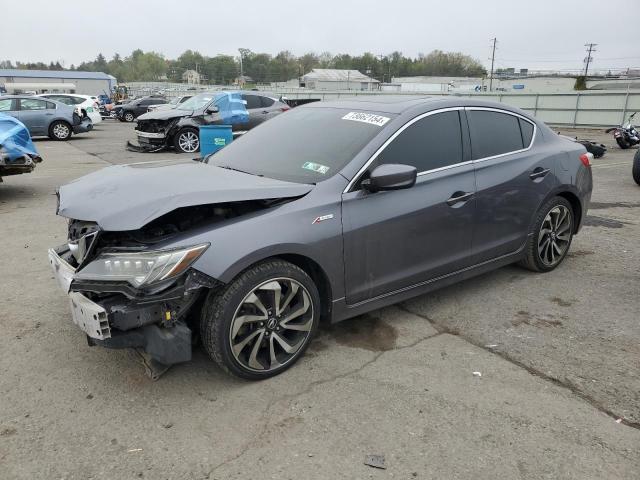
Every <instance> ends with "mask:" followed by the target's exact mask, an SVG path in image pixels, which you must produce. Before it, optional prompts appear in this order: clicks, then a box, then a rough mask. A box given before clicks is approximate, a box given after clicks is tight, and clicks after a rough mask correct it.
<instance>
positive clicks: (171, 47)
mask: <svg viewBox="0 0 640 480" xmlns="http://www.w3.org/2000/svg"><path fill="white" fill-rule="evenodd" d="M631 3H633V2H631ZM629 5H630V4H629ZM632 10H633V9H632ZM622 11H624V8H623V9H622ZM34 13H38V15H33V14H34ZM627 13H628V14H624V13H623V14H622V15H621V10H620V9H619V8H612V7H611V5H609V4H608V2H604V1H602V0H580V1H575V0H555V1H549V0H535V1H528V2H525V1H522V0H520V1H518V0H509V1H506V0H485V1H473V0H457V1H455V2H447V1H444V0H439V1H432V0H393V1H389V0H386V1H378V0H368V1H360V0H319V1H316V2H310V1H304V0H303V1H300V0H295V1H294V0H244V1H243V2H238V1H226V2H222V1H216V0H180V1H170V2H158V1H147V0H145V1H143V0H128V1H122V0H108V1H105V0H83V1H78V0H66V1H64V2H52V1H51V0H21V1H20V2H8V1H7V2H4V1H3V2H1V4H0V16H1V17H2V18H3V19H4V21H3V22H2V27H1V28H0V60H12V61H14V62H15V61H17V60H19V61H23V62H27V61H31V62H34V61H43V62H47V63H49V62H51V61H54V62H55V61H60V63H62V64H63V65H64V66H66V67H69V66H70V65H71V64H75V65H77V64H79V63H80V62H82V61H85V60H87V61H88V60H93V59H94V58H95V56H96V55H97V54H98V53H102V54H103V55H105V56H106V57H107V58H108V59H109V58H111V56H112V55H113V54H114V53H116V52H118V53H120V55H122V56H126V55H129V54H130V53H131V51H132V50H134V49H136V48H140V49H142V50H144V51H148V50H152V51H155V52H158V53H162V54H163V55H165V57H167V58H176V57H177V56H178V55H180V53H182V52H183V51H185V50H187V49H191V50H197V51H199V52H200V53H202V54H203V55H207V56H214V55H216V54H220V53H222V54H228V55H234V56H237V55H238V48H239V47H242V48H249V49H250V50H252V51H254V52H261V53H262V52H265V53H271V54H276V53H277V52H279V51H281V50H289V51H291V52H292V53H294V54H295V55H302V54H304V53H307V52H315V53H322V52H324V51H329V52H331V53H333V54H337V53H349V54H352V55H359V54H362V53H364V52H367V51H369V52H372V53H374V54H376V55H385V54H388V53H391V52H393V51H394V50H398V51H400V52H402V53H403V54H404V55H408V56H417V55H418V54H419V53H421V52H422V53H428V52H430V51H432V50H435V49H440V50H444V51H459V52H462V53H465V54H467V55H471V56H472V57H474V58H476V59H477V60H479V61H480V62H481V63H482V64H483V65H485V66H486V67H487V68H489V66H490V57H491V39H492V38H497V50H496V56H495V58H496V65H495V66H496V68H505V67H515V68H517V69H518V68H529V69H531V70H560V71H562V70H571V69H581V68H584V63H583V59H584V57H585V56H586V53H585V46H584V44H585V43H590V42H592V43H596V44H598V45H597V46H596V47H595V48H596V50H597V51H596V52H595V53H594V54H593V55H592V56H593V58H594V60H593V63H592V66H593V69H595V70H604V71H606V70H608V69H617V68H626V67H636V68H640V47H638V46H637V45H638V44H637V42H636V39H637V28H638V18H637V15H636V14H631V13H630V12H627ZM40 14H41V15H40ZM9 19H11V20H12V21H8V20H9ZM590 70H591V67H590Z"/></svg>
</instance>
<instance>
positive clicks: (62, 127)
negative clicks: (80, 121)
mask: <svg viewBox="0 0 640 480" xmlns="http://www.w3.org/2000/svg"><path fill="white" fill-rule="evenodd" d="M72 134H73V130H72V128H71V125H69V123H68V122H65V121H64V120H56V121H55V122H53V123H52V124H51V125H49V138H50V139H51V140H56V141H58V142H66V141H67V140H69V139H70V138H71V135H72Z"/></svg>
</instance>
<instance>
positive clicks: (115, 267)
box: [74, 243, 209, 288]
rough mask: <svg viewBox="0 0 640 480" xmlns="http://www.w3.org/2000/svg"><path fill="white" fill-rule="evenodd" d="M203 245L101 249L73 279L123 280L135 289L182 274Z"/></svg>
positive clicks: (200, 251)
mask: <svg viewBox="0 0 640 480" xmlns="http://www.w3.org/2000/svg"><path fill="white" fill-rule="evenodd" d="M207 248H209V244H208V243H206V244H202V245H195V246H192V247H186V248H180V249H176V250H147V251H140V252H108V253H106V252H105V253H101V254H99V255H98V256H97V257H96V258H95V259H94V260H93V261H92V262H91V263H89V264H88V265H87V266H86V267H84V268H83V269H82V270H81V271H79V272H78V273H76V274H75V275H74V278H75V279H77V280H98V281H107V282H108V281H126V282H128V283H129V284H131V285H132V286H134V287H136V288H138V287H142V286H147V285H152V284H155V283H158V282H162V281H164V280H168V279H171V278H174V277H177V276H178V275H180V274H181V273H183V272H184V271H185V270H187V268H189V266H191V264H193V262H195V261H196V260H197V259H198V258H199V257H200V255H202V254H203V253H204V251H205V250H206V249H207Z"/></svg>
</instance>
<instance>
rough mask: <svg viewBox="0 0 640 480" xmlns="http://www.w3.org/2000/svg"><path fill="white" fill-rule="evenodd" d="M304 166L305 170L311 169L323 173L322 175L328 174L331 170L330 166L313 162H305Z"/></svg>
mask: <svg viewBox="0 0 640 480" xmlns="http://www.w3.org/2000/svg"><path fill="white" fill-rule="evenodd" d="M302 168H304V169H305V170H311V171H312V172H316V173H321V174H322V175H324V174H326V173H327V172H328V171H329V167H327V166H325V165H320V164H319V163H313V162H304V163H303V164H302Z"/></svg>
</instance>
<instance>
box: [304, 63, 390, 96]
mask: <svg viewBox="0 0 640 480" xmlns="http://www.w3.org/2000/svg"><path fill="white" fill-rule="evenodd" d="M379 84H380V82H379V81H378V80H376V79H375V78H371V77H367V76H366V75H365V74H363V73H360V72H359V71H358V70H339V69H333V68H314V69H313V70H311V71H310V72H309V73H307V74H306V75H303V76H302V77H301V78H300V86H301V87H306V88H308V89H310V90H360V91H372V90H378V85H379Z"/></svg>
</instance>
